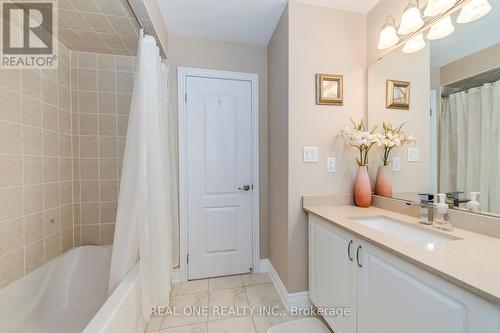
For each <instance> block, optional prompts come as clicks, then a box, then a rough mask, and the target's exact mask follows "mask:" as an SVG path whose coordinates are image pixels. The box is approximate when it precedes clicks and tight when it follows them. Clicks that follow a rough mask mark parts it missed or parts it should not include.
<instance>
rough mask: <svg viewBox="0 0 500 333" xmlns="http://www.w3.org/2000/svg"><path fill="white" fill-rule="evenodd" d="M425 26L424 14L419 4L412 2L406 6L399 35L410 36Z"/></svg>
mask: <svg viewBox="0 0 500 333" xmlns="http://www.w3.org/2000/svg"><path fill="white" fill-rule="evenodd" d="M423 25H424V20H423V19H422V13H420V9H419V8H418V2H417V4H414V3H413V2H412V1H410V3H409V4H408V6H406V9H405V11H404V12H403V16H402V17H401V24H400V25H399V29H398V34H400V35H408V34H411V33H412V32H415V31H417V30H418V29H420V28H421V27H422V26H423Z"/></svg>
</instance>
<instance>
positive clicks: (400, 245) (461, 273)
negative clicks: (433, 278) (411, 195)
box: [304, 205, 500, 305]
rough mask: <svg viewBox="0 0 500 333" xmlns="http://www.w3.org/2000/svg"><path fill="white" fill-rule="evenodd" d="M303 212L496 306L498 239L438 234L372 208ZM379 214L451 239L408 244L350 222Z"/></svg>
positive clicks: (408, 218)
mask: <svg viewBox="0 0 500 333" xmlns="http://www.w3.org/2000/svg"><path fill="white" fill-rule="evenodd" d="M304 210H305V211H306V212H308V213H311V214H314V215H317V216H319V217H322V218H323V219H325V220H327V221H329V222H331V223H332V224H334V225H336V226H337V227H340V228H342V229H344V230H347V231H349V232H351V233H353V234H354V235H355V236H356V237H358V238H360V239H362V240H365V241H367V242H369V243H371V244H373V245H376V246H378V247H381V248H383V249H384V250H387V251H388V252H390V253H392V254H394V255H396V256H398V257H400V258H402V259H404V260H406V261H408V262H411V263H413V264H415V265H417V266H419V267H420V268H423V269H425V270H427V271H429V272H431V273H433V274H435V275H437V276H439V277H441V278H443V279H445V280H447V281H450V282H451V283H453V284H455V285H457V286H459V287H461V288H464V289H466V290H468V291H469V292H471V293H474V294H476V295H478V296H480V297H482V298H484V299H486V300H488V301H490V302H492V303H495V304H499V305H500V260H499V259H498V257H497V256H500V239H498V238H493V237H489V236H484V235H481V234H478V233H474V232H470V231H467V230H462V229H458V228H455V229H454V230H453V231H452V232H446V231H439V230H437V229H435V228H433V227H431V226H425V225H423V224H420V223H418V219H417V218H414V217H411V216H407V215H403V214H399V213H395V212H392V211H388V210H384V209H380V208H376V207H369V208H359V207H355V206H333V205H325V206H313V205H311V206H308V205H305V206H304ZM381 215H383V216H388V217H391V218H394V219H397V220H400V221H403V222H405V223H409V224H411V225H413V226H415V227H418V228H424V229H426V230H429V231H431V232H434V233H437V234H444V235H447V236H448V237H450V238H455V240H450V241H445V242H439V243H436V244H434V245H433V246H427V245H419V246H415V245H409V244H407V243H404V242H402V241H400V240H398V239H397V238H394V237H391V236H389V235H387V234H385V233H383V232H380V231H377V230H375V229H372V228H369V227H367V226H364V225H361V224H359V223H356V222H354V221H353V220H352V218H356V217H368V216H381ZM457 238H458V239H457Z"/></svg>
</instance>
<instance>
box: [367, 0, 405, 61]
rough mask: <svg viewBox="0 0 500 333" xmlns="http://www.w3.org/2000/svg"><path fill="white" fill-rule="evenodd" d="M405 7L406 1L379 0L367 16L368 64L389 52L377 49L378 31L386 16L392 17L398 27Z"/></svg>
mask: <svg viewBox="0 0 500 333" xmlns="http://www.w3.org/2000/svg"><path fill="white" fill-rule="evenodd" d="M407 5H408V1H402V0H380V2H379V3H378V4H377V5H376V6H375V7H374V8H373V9H372V10H371V11H370V12H369V13H368V14H367V30H366V31H367V56H368V64H372V63H374V62H375V61H377V60H378V59H379V58H381V57H383V56H384V55H386V54H387V53H388V52H389V51H388V50H378V49H377V44H378V38H379V34H380V30H381V29H382V26H383V25H384V23H385V19H386V17H387V16H388V15H392V16H393V17H394V18H395V19H396V26H398V25H399V23H400V21H399V20H400V19H401V15H402V14H403V11H404V9H405V7H406V6H407Z"/></svg>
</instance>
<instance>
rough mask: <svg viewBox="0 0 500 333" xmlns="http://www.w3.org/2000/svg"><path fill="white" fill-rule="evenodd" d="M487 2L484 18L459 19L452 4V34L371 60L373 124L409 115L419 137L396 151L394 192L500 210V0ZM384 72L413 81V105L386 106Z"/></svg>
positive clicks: (483, 210)
mask: <svg viewBox="0 0 500 333" xmlns="http://www.w3.org/2000/svg"><path fill="white" fill-rule="evenodd" d="M490 3H491V6H492V8H493V9H492V10H491V12H490V13H489V14H487V15H486V16H484V17H482V18H481V19H480V20H477V21H474V22H471V23H467V24H460V23H457V17H458V16H459V12H455V13H454V14H453V15H452V16H451V21H452V23H453V25H454V27H455V31H454V32H453V33H452V34H451V35H449V36H447V37H445V38H442V39H438V40H432V41H430V40H428V39H425V42H426V43H427V45H426V47H425V48H424V49H423V50H421V51H419V52H416V53H412V54H406V53H403V52H402V48H398V49H396V50H394V51H392V52H391V53H389V54H388V55H386V56H385V57H384V58H382V59H380V60H379V61H377V62H375V63H374V64H372V65H371V66H370V68H369V72H368V122H369V126H370V127H372V126H374V125H378V124H382V123H383V122H390V123H391V124H392V125H393V126H397V125H399V124H403V123H406V124H405V130H406V131H407V132H409V133H411V134H413V135H414V136H415V137H416V143H415V144H413V145H408V146H404V147H399V148H397V149H394V151H393V152H392V156H391V160H392V159H393V158H394V157H398V158H399V159H400V163H398V164H399V168H395V167H394V166H395V165H394V163H389V166H388V167H387V168H389V172H390V174H391V178H392V182H393V197H395V198H399V199H405V200H412V201H417V200H418V193H419V192H430V193H447V203H448V204H449V205H450V206H453V207H454V208H456V209H464V210H468V211H473V212H481V213H484V214H494V215H500V0H493V1H490ZM424 36H427V32H424ZM387 80H397V81H407V82H409V83H410V89H411V97H410V101H409V107H408V110H401V109H398V110H396V109H389V108H387V107H386V101H385V99H386V97H387V96H386V94H387V92H386V91H385V83H386V81H387ZM429 110H430V112H429ZM413 148H416V149H417V151H418V154H417V155H418V156H417V157H418V158H416V159H415V155H414V151H415V149H413ZM410 152H412V153H410ZM410 155H411V156H410ZM376 160H379V159H378V158H375V157H372V161H376ZM376 167H377V166H375V168H371V169H372V170H371V172H372V173H374V172H376ZM373 169H375V171H374V170H373ZM398 170H399V171H398Z"/></svg>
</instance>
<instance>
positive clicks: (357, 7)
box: [295, 0, 380, 14]
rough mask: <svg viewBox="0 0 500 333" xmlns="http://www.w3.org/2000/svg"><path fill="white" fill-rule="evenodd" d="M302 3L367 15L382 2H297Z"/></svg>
mask: <svg viewBox="0 0 500 333" xmlns="http://www.w3.org/2000/svg"><path fill="white" fill-rule="evenodd" d="M295 1H298V2H302V3H308V4H311V5H315V6H320V7H328V8H335V9H340V10H346V11H349V12H356V13H362V14H366V13H368V12H369V11H370V10H372V8H373V7H375V5H376V4H377V3H378V2H379V1H380V0H295Z"/></svg>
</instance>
